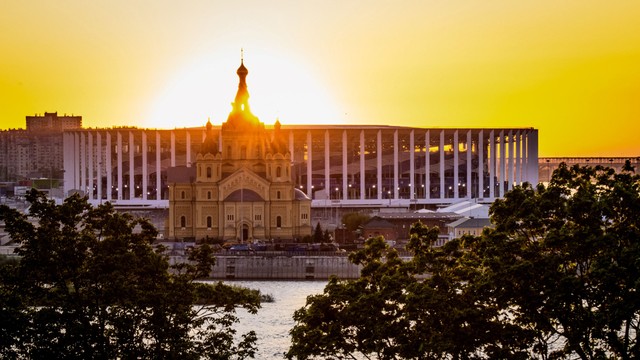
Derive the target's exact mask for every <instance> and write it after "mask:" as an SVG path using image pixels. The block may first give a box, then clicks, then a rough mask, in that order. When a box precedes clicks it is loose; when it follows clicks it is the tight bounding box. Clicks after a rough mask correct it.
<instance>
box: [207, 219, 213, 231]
mask: <svg viewBox="0 0 640 360" xmlns="http://www.w3.org/2000/svg"><path fill="white" fill-rule="evenodd" d="M211 222H212V221H211V216H207V227H208V228H211Z"/></svg>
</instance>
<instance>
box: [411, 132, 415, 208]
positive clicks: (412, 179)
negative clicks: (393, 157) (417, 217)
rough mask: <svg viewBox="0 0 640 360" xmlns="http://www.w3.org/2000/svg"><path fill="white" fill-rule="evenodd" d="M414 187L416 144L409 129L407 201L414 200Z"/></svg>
mask: <svg viewBox="0 0 640 360" xmlns="http://www.w3.org/2000/svg"><path fill="white" fill-rule="evenodd" d="M415 186H416V143H415V138H414V130H413V129H411V132H410V133H409V199H411V200H413V199H415V198H416V196H415V194H414V192H415V190H414V189H415Z"/></svg>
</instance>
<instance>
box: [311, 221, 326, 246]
mask: <svg viewBox="0 0 640 360" xmlns="http://www.w3.org/2000/svg"><path fill="white" fill-rule="evenodd" d="M323 240H324V236H323V235H322V228H321V227H320V223H318V224H316V228H315V230H313V242H316V243H321V242H323Z"/></svg>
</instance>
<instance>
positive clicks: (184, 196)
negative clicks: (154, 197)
mask: <svg viewBox="0 0 640 360" xmlns="http://www.w3.org/2000/svg"><path fill="white" fill-rule="evenodd" d="M186 197H187V195H186V194H185V192H184V191H182V192H181V193H180V198H182V199H185V198H186Z"/></svg>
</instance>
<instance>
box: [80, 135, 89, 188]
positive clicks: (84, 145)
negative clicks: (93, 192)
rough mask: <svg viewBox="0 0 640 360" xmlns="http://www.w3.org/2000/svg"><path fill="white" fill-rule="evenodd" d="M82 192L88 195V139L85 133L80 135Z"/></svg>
mask: <svg viewBox="0 0 640 360" xmlns="http://www.w3.org/2000/svg"><path fill="white" fill-rule="evenodd" d="M80 190H81V191H82V195H83V196H84V195H86V194H87V139H86V138H85V136H84V132H81V133H80Z"/></svg>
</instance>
